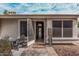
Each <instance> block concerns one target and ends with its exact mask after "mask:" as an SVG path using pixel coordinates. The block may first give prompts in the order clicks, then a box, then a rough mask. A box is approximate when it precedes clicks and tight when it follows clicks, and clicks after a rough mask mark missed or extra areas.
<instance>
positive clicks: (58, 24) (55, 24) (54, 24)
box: [53, 21, 62, 28]
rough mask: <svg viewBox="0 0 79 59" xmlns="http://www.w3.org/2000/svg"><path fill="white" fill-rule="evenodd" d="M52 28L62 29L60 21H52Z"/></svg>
mask: <svg viewBox="0 0 79 59" xmlns="http://www.w3.org/2000/svg"><path fill="white" fill-rule="evenodd" d="M53 27H56V28H60V27H62V22H61V21H53Z"/></svg>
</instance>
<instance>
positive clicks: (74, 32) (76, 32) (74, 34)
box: [73, 19, 78, 38]
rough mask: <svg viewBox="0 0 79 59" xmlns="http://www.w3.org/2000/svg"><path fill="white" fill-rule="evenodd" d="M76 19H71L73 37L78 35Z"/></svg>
mask: <svg viewBox="0 0 79 59" xmlns="http://www.w3.org/2000/svg"><path fill="white" fill-rule="evenodd" d="M77 22H78V19H77V20H73V38H77V37H78V27H77Z"/></svg>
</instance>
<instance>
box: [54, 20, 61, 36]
mask: <svg viewBox="0 0 79 59" xmlns="http://www.w3.org/2000/svg"><path fill="white" fill-rule="evenodd" d="M61 36H62V22H61V21H53V37H61Z"/></svg>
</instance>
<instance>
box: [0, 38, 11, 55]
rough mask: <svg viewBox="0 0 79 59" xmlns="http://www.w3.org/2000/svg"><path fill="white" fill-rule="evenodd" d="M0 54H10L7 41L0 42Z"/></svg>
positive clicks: (9, 46) (9, 45)
mask: <svg viewBox="0 0 79 59" xmlns="http://www.w3.org/2000/svg"><path fill="white" fill-rule="evenodd" d="M0 46H1V48H0V53H3V55H10V54H11V44H10V41H9V40H8V39H3V40H0Z"/></svg>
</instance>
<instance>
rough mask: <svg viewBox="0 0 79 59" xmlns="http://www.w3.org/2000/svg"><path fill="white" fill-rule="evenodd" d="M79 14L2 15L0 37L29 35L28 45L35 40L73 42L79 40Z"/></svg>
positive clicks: (0, 17)
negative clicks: (78, 24)
mask: <svg viewBox="0 0 79 59" xmlns="http://www.w3.org/2000/svg"><path fill="white" fill-rule="evenodd" d="M78 19H79V15H52V14H47V15H43V14H40V15H38V14H33V15H0V38H3V37H5V36H9V37H11V38H13V39H17V38H19V37H20V36H21V35H25V36H26V37H27V45H28V46H29V45H31V44H33V43H35V42H43V43H49V42H50V41H49V40H50V39H52V43H72V42H76V41H78V40H79V38H78V27H77V23H78Z"/></svg>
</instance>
